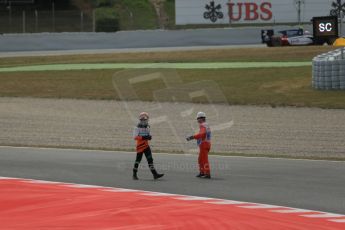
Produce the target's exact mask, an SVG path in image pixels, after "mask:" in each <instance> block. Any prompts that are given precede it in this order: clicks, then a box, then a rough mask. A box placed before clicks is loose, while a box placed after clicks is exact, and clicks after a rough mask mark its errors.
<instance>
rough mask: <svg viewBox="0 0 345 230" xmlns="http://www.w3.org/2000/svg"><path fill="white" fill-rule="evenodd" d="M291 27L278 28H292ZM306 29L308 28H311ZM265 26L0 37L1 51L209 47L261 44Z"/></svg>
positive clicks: (10, 35) (9, 35)
mask: <svg viewBox="0 0 345 230" xmlns="http://www.w3.org/2000/svg"><path fill="white" fill-rule="evenodd" d="M288 28H290V27H286V26H285V27H282V26H279V27H274V29H277V30H280V29H288ZM308 28H309V26H306V27H305V29H308ZM261 29H264V28H261V27H256V28H255V27H247V28H220V29H190V30H143V31H120V32H116V33H39V34H5V35H0V54H1V52H23V51H64V50H65V51H66V50H99V49H103V50H104V49H129V48H135V49H141V48H158V47H159V48H164V47H197V46H199V47H206V46H228V45H252V44H261V35H260V34H261Z"/></svg>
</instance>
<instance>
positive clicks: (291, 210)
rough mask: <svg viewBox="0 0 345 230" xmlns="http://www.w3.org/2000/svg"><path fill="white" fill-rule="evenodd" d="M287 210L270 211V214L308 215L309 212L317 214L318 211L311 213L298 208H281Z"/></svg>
mask: <svg viewBox="0 0 345 230" xmlns="http://www.w3.org/2000/svg"><path fill="white" fill-rule="evenodd" d="M282 208H287V209H282V210H270V212H277V213H309V212H318V213H319V211H312V210H308V209H299V208H288V207H282Z"/></svg>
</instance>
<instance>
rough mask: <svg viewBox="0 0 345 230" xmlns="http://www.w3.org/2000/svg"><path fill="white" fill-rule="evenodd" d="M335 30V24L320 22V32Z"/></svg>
mask: <svg viewBox="0 0 345 230" xmlns="http://www.w3.org/2000/svg"><path fill="white" fill-rule="evenodd" d="M332 30H333V24H332V23H330V22H326V23H323V22H320V23H319V32H320V33H324V32H332Z"/></svg>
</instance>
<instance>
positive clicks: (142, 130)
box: [133, 124, 157, 175]
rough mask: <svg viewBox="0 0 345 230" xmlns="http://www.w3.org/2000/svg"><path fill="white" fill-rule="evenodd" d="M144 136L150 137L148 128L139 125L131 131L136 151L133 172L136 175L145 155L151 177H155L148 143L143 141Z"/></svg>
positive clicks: (145, 140) (155, 173)
mask: <svg viewBox="0 0 345 230" xmlns="http://www.w3.org/2000/svg"><path fill="white" fill-rule="evenodd" d="M146 136H150V126H149V125H147V126H142V125H140V124H138V125H137V127H135V129H134V131H133V138H134V140H136V142H137V143H136V144H137V145H136V150H137V157H136V159H135V163H134V168H133V172H134V173H135V174H136V173H137V172H138V167H139V164H140V162H141V159H142V157H143V155H145V157H146V160H147V163H148V165H149V168H150V170H151V172H152V174H153V175H157V172H156V170H155V168H154V165H153V157H152V152H151V148H150V145H149V141H148V140H147V139H145V137H146Z"/></svg>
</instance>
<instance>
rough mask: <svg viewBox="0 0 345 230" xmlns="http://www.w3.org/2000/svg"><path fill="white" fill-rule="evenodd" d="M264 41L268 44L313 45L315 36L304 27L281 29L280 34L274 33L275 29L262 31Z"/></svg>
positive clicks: (270, 45)
mask: <svg viewBox="0 0 345 230" xmlns="http://www.w3.org/2000/svg"><path fill="white" fill-rule="evenodd" d="M261 39H262V43H266V44H267V46H269V47H272V46H299V45H300V46H303V45H313V44H314V39H313V36H312V35H311V34H310V32H308V31H304V30H303V29H291V30H281V31H279V32H278V35H274V30H262V31H261Z"/></svg>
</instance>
